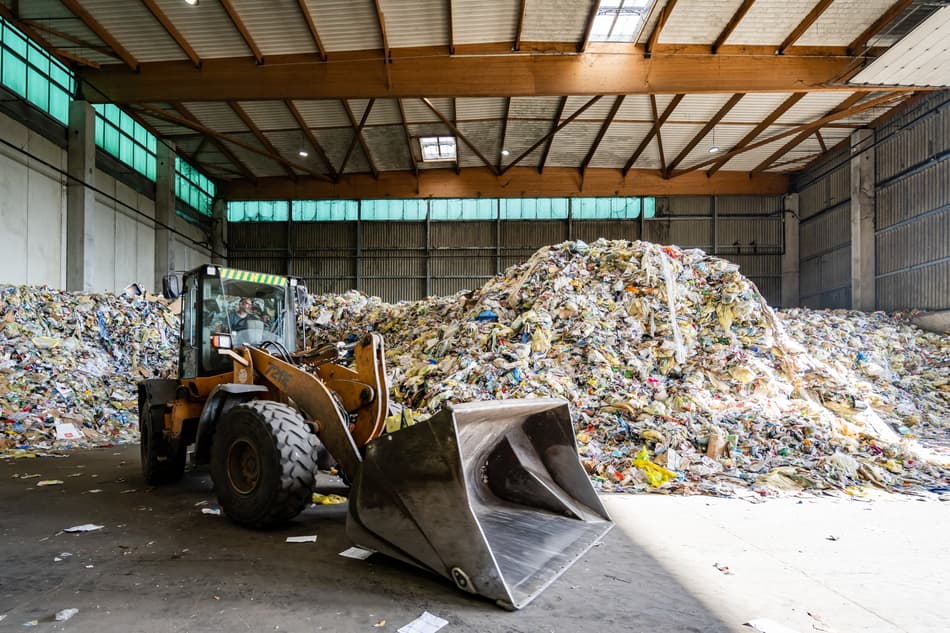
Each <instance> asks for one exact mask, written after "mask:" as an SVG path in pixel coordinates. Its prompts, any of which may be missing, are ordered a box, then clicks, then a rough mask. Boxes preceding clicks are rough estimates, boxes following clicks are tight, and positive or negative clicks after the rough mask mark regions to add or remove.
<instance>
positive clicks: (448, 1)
mask: <svg viewBox="0 0 950 633" xmlns="http://www.w3.org/2000/svg"><path fill="white" fill-rule="evenodd" d="M445 2H446V4H447V7H446V8H447V10H448V12H449V55H455V20H454V19H453V18H452V0H445Z"/></svg>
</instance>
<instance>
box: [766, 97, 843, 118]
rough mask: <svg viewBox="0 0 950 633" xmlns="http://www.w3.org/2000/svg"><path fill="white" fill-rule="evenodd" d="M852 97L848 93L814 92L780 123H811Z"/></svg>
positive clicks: (796, 105)
mask: <svg viewBox="0 0 950 633" xmlns="http://www.w3.org/2000/svg"><path fill="white" fill-rule="evenodd" d="M849 96H850V95H849V94H848V93H846V92H812V93H809V94H807V95H805V96H804V97H803V98H802V100H801V101H799V102H798V103H796V104H795V105H793V106H792V107H791V108H789V110H788V111H787V112H786V113H785V114H783V115H782V116H780V117H779V118H778V121H777V122H778V123H795V124H802V123H810V122H811V121H814V120H815V119H820V118H821V117H823V116H825V115H826V114H828V113H829V112H830V111H831V110H833V109H835V107H837V106H838V105H839V104H840V103H841V102H842V101H844V100H845V99H847V98H848V97H849Z"/></svg>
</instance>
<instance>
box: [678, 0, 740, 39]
mask: <svg viewBox="0 0 950 633" xmlns="http://www.w3.org/2000/svg"><path fill="white" fill-rule="evenodd" d="M741 4H742V0H691V1H690V2H681V3H679V4H677V5H676V6H675V7H674V8H673V12H672V13H671V14H670V17H669V19H668V20H667V21H666V25H665V26H664V27H663V31H661V32H660V43H661V44H666V43H672V44H712V43H713V42H714V41H716V38H717V37H718V36H719V33H721V32H722V29H723V28H724V27H725V26H726V24H728V22H729V20H730V19H731V18H732V16H733V14H735V12H736V9H738V8H739V5H741ZM698 16H702V19H697V17H698Z"/></svg>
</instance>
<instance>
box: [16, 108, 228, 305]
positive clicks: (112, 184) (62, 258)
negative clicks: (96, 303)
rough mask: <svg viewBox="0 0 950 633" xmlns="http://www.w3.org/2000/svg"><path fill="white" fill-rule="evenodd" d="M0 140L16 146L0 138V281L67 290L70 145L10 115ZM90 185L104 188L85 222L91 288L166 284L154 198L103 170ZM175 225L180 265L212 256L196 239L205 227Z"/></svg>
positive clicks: (181, 222)
mask: <svg viewBox="0 0 950 633" xmlns="http://www.w3.org/2000/svg"><path fill="white" fill-rule="evenodd" d="M0 139H2V140H3V141H6V142H7V143H9V144H10V145H13V146H15V147H11V146H10V145H7V144H6V143H0V261H2V262H3V266H2V268H0V283H3V284H31V285H48V286H51V287H54V288H65V287H66V183H67V180H66V176H65V172H66V169H67V154H66V150H65V148H64V147H62V146H60V145H59V144H57V143H56V142H53V141H52V140H50V139H49V138H47V137H46V136H44V135H42V134H40V133H38V132H36V131H33V130H31V129H30V128H28V127H27V126H25V125H23V124H22V123H20V122H19V121H17V120H15V119H13V118H11V117H10V116H7V115H5V114H0ZM64 139H65V135H64ZM15 148H19V149H15ZM33 157H35V158H33ZM37 159H39V160H37ZM40 161H44V162H46V163H49V164H50V165H52V166H53V167H50V166H47V165H44V164H43V163H42V162H40ZM97 162H98V161H97ZM92 184H93V185H94V186H95V187H96V189H98V190H99V191H98V192H96V194H95V199H96V205H95V211H94V214H93V222H92V226H91V227H87V230H88V231H89V233H88V236H87V237H88V248H90V249H91V251H92V253H93V258H92V270H91V271H90V279H91V282H90V283H91V288H90V289H91V290H93V291H113V292H114V291H120V290H122V289H123V288H125V287H126V286H128V285H129V284H131V283H138V284H139V285H140V286H141V287H143V288H145V289H147V290H149V291H151V292H156V291H157V290H160V288H158V289H157V288H154V287H153V286H154V285H155V283H154V269H155V250H154V249H155V229H154V223H153V221H152V218H154V215H155V203H154V201H153V200H152V199H151V198H150V197H149V195H148V194H146V193H141V192H137V191H136V190H135V189H133V188H132V187H130V186H129V185H128V184H126V183H124V182H122V181H121V180H120V179H118V178H116V177H114V176H112V175H109V174H107V173H106V172H104V171H103V170H102V169H97V170H96V181H95V183H92ZM126 205H128V206H126ZM175 229H176V230H177V231H179V232H180V233H182V234H183V235H179V236H176V239H175V262H176V267H178V268H179V269H180V270H187V269H189V268H193V267H194V266H198V265H200V264H202V263H205V262H207V261H210V259H211V254H210V250H209V249H208V248H203V247H201V246H197V245H196V244H194V243H193V242H199V243H200V242H203V241H205V240H206V239H207V238H206V237H205V236H204V234H203V232H202V231H201V229H200V228H199V227H197V226H196V225H194V224H192V223H190V222H187V221H186V220H185V219H184V218H181V217H176V221H175Z"/></svg>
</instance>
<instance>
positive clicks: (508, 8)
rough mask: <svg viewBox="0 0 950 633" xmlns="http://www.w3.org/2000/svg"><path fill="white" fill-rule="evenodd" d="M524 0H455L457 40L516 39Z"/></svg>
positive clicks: (453, 15)
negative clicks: (522, 0)
mask: <svg viewBox="0 0 950 633" xmlns="http://www.w3.org/2000/svg"><path fill="white" fill-rule="evenodd" d="M520 12H521V0H452V21H453V22H454V29H455V43H456V44H481V43H483V42H512V43H514V40H515V36H516V34H517V31H518V16H519V15H520Z"/></svg>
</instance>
